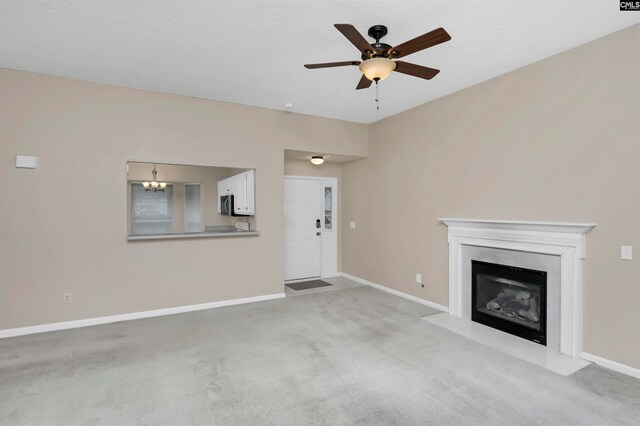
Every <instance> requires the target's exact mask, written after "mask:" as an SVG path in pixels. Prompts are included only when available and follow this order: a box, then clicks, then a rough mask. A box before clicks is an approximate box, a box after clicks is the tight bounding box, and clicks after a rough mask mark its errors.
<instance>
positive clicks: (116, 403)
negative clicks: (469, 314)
mask: <svg viewBox="0 0 640 426" xmlns="http://www.w3.org/2000/svg"><path fill="white" fill-rule="evenodd" d="M433 313H436V311H435V310H432V309H430V308H427V307H425V306H422V305H419V304H416V303H413V302H410V301H407V300H404V299H401V298H398V297H395V296H392V295H389V294H386V293H384V292H381V291H379V290H375V289H372V288H369V287H365V286H362V287H355V288H348V289H344V290H337V291H325V292H317V293H310V294H306V295H301V296H297V297H288V298H286V299H281V300H274V301H269V302H261V303H254V304H249V305H241V306H233V307H228V308H220V309H212V310H208V311H200V312H194V313H188V314H180V315H173V316H168V317H160V318H151V319H145V320H138V321H129V322H122V323H117V324H110V325H103V326H96V327H90V328H84V329H76V330H69V331H61V332H53V333H46V334H41V335H31V336H25V337H18V338H11V339H4V340H1V341H0V393H1V398H0V419H1V420H0V423H1V424H3V425H13V424H38V425H46V424H65V425H73V424H108V425H124V424H150V425H151V424H167V425H181V424H194V425H200V424H225V425H226V424H239V425H261V424H273V425H275V424H278V425H314V424H319V425H320V424H322V425H347V424H349V425H350V424H367V425H427V424H434V425H436V424H437V425H451V424H453V425H478V424H485V425H489V424H491V425H527V424H538V425H542V424H545V425H552V424H553V425H569V424H585V425H606V424H637V421H638V419H640V381H639V380H636V379H632V378H630V377H627V376H623V375H621V374H617V373H614V372H611V371H608V370H605V369H602V368H600V367H596V366H589V367H586V368H585V369H583V370H581V371H579V372H577V373H575V374H574V375H572V376H569V377H562V376H559V375H557V374H555V373H552V372H550V371H547V370H545V369H543V368H541V367H538V366H535V365H533V364H529V363H527V362H525V361H521V360H519V359H516V358H513V357H511V356H509V355H506V354H504V353H501V352H498V351H496V350H494V349H491V348H489V347H486V346H484V345H481V344H479V343H476V342H473V341H471V340H469V339H466V338H464V337H461V336H459V335H457V334H454V333H451V332H449V331H446V330H444V329H441V328H439V327H437V326H434V325H431V324H429V323H427V322H426V321H420V318H421V317H423V316H425V315H429V314H433Z"/></svg>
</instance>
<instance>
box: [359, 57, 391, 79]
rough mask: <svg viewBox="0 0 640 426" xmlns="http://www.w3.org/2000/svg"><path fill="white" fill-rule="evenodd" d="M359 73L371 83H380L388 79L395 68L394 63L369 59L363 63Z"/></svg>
mask: <svg viewBox="0 0 640 426" xmlns="http://www.w3.org/2000/svg"><path fill="white" fill-rule="evenodd" d="M359 68H360V71H362V73H363V74H364V75H365V77H367V79H369V80H371V81H376V80H378V81H380V80H384V79H385V78H387V77H389V74H391V71H393V70H394V69H395V68H396V63H395V62H393V61H392V60H391V59H389V58H371V59H367V60H366V61H363V62H362V63H361V64H360V66H359Z"/></svg>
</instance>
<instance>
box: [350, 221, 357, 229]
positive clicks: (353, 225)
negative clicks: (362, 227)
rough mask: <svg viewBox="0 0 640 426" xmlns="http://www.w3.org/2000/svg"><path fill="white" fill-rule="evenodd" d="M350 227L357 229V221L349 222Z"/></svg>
mask: <svg viewBox="0 0 640 426" xmlns="http://www.w3.org/2000/svg"><path fill="white" fill-rule="evenodd" d="M349 228H351V229H356V223H355V222H353V221H351V222H349Z"/></svg>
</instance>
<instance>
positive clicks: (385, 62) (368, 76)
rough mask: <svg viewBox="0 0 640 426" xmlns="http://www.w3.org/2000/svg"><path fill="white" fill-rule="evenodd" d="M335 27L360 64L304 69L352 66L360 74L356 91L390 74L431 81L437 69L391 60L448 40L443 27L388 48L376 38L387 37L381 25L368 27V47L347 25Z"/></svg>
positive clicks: (314, 66)
mask: <svg viewBox="0 0 640 426" xmlns="http://www.w3.org/2000/svg"><path fill="white" fill-rule="evenodd" d="M335 27H336V28H337V29H338V31H340V32H341V33H342V34H343V35H344V36H345V37H346V38H347V40H349V41H350V42H351V43H352V44H353V45H354V46H355V47H357V48H358V50H359V51H360V52H361V53H362V61H344V62H327V63H323V64H306V65H305V68H308V69H315V68H330V67H344V66H350V65H356V66H358V67H359V68H360V71H362V73H363V75H362V78H361V79H360V82H359V83H358V85H357V86H356V89H357V90H360V89H366V88H368V87H369V86H371V83H372V82H374V81H375V82H376V85H377V84H378V81H380V80H384V79H385V78H387V77H388V76H389V74H391V71H396V72H400V73H402V74H407V75H412V76H414V77H419V78H424V79H426V80H431V79H432V78H433V77H435V76H436V74H438V73H439V72H440V70H437V69H434V68H428V67H423V66H422V65H416V64H412V63H409V62H403V61H396V60H394V59H398V58H402V57H405V56H408V55H411V54H412V53H416V52H419V51H421V50H424V49H427V48H429V47H433V46H436V45H438V44H440V43H444V42H445V41H449V40H451V36H450V35H449V34H448V33H447V32H446V31H445V30H444V28H438V29H435V30H433V31H429V32H428V33H426V34H422V35H421V36H418V37H416V38H414V39H411V40H409V41H406V42H404V43H401V44H399V45H397V46H395V47H391V46H389V45H388V44H386V43H380V39H381V38H382V37H384V36H385V35H387V27H385V26H384V25H374V26H373V27H371V28H369V32H368V34H369V37H372V38H374V39H375V40H376V42H375V43H371V44H369V42H368V41H367V40H366V39H365V38H364V37H363V36H362V35H361V34H360V33H359V32H358V30H356V28H355V27H354V26H353V25H351V24H335Z"/></svg>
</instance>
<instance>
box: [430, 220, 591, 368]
mask: <svg viewBox="0 0 640 426" xmlns="http://www.w3.org/2000/svg"><path fill="white" fill-rule="evenodd" d="M438 220H440V221H441V222H443V223H445V224H446V225H447V226H448V237H449V313H450V314H451V315H455V316H457V317H461V316H462V309H463V307H462V296H461V294H462V285H463V283H462V275H463V274H462V268H463V267H464V265H462V247H463V246H464V245H471V246H478V247H492V248H498V249H504V250H518V251H524V252H531V253H543V254H550V255H557V256H560V263H561V272H560V282H561V283H560V286H561V289H560V299H561V300H560V352H561V353H563V354H566V355H569V356H571V357H573V358H579V357H580V354H581V349H582V342H581V340H582V259H584V258H585V255H586V250H585V234H586V233H587V232H589V231H590V230H591V229H592V228H593V227H595V226H596V225H595V224H593V223H565V222H530V221H513V220H484V219H457V218H441V219H438Z"/></svg>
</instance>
